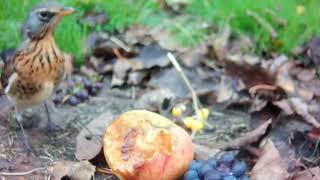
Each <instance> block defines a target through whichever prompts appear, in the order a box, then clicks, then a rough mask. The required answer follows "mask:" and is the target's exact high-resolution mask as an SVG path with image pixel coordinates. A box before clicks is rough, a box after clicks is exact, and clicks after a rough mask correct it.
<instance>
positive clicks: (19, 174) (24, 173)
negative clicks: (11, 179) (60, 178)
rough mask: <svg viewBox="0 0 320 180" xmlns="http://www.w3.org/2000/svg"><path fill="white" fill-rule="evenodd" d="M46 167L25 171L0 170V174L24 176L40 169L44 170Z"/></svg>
mask: <svg viewBox="0 0 320 180" xmlns="http://www.w3.org/2000/svg"><path fill="white" fill-rule="evenodd" d="M46 169H47V168H36V169H33V170H30V171H26V172H13V173H9V172H0V175H2V176H25V175H29V174H32V173H34V172H37V171H42V170H46Z"/></svg>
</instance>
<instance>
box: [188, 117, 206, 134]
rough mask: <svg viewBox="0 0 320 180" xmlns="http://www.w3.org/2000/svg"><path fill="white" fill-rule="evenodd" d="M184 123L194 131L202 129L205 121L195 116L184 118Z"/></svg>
mask: <svg viewBox="0 0 320 180" xmlns="http://www.w3.org/2000/svg"><path fill="white" fill-rule="evenodd" d="M183 123H184V125H185V126H186V128H188V129H191V130H192V131H200V130H202V129H203V128H204V124H203V122H201V121H199V120H197V119H195V118H193V117H186V118H184V119H183Z"/></svg>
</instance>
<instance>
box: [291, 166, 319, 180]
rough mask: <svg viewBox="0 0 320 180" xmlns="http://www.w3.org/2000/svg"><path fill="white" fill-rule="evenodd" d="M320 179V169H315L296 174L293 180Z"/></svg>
mask: <svg viewBox="0 0 320 180" xmlns="http://www.w3.org/2000/svg"><path fill="white" fill-rule="evenodd" d="M319 179H320V168H319V167H314V168H311V169H306V170H304V171H301V172H299V173H297V174H295V175H294V176H293V178H292V180H319Z"/></svg>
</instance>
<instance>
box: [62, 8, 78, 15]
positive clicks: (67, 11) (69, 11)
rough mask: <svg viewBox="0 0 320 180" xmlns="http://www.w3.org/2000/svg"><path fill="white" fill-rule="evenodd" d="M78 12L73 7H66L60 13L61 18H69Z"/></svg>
mask: <svg viewBox="0 0 320 180" xmlns="http://www.w3.org/2000/svg"><path fill="white" fill-rule="evenodd" d="M75 11H76V10H75V9H74V8H72V7H64V8H63V9H62V10H61V11H60V12H59V15H60V16H68V15H70V14H73V13H74V12H75Z"/></svg>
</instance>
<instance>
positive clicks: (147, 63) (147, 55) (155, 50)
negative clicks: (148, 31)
mask: <svg viewBox="0 0 320 180" xmlns="http://www.w3.org/2000/svg"><path fill="white" fill-rule="evenodd" d="M131 61H137V62H139V63H141V64H142V68H143V69H150V68H153V67H166V66H168V65H169V64H170V61H169V59H168V57H167V53H166V51H164V50H163V49H162V48H161V47H160V46H159V45H158V44H150V45H148V46H145V47H144V48H142V50H141V52H140V55H139V56H137V57H135V58H133V59H131Z"/></svg>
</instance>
